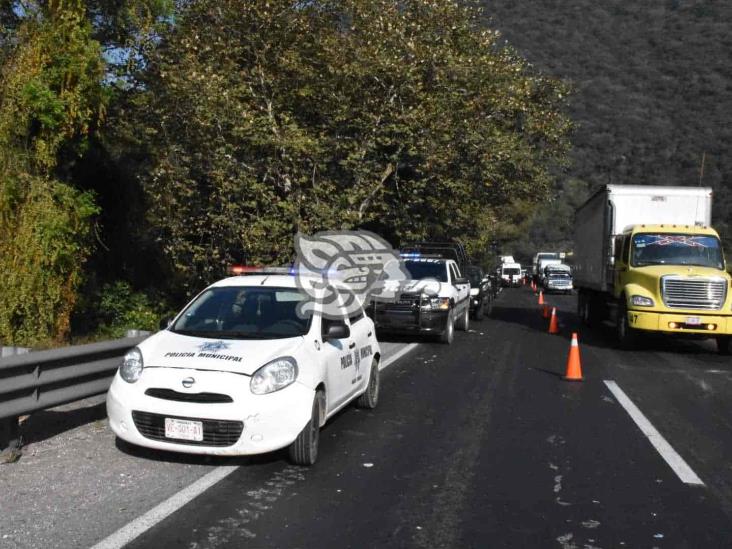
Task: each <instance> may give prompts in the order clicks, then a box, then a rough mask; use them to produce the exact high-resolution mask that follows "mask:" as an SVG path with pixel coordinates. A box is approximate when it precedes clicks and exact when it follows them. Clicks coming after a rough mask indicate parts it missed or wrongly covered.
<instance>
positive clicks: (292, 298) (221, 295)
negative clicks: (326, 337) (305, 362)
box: [170, 286, 312, 339]
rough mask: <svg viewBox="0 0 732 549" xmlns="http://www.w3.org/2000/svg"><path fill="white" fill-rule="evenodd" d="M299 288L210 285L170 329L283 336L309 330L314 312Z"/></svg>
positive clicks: (254, 336)
mask: <svg viewBox="0 0 732 549" xmlns="http://www.w3.org/2000/svg"><path fill="white" fill-rule="evenodd" d="M308 299H309V298H308V297H307V295H306V294H304V293H303V292H301V291H300V290H298V289H297V288H272V287H264V288H263V287H261V286H244V287H242V286H231V287H221V288H210V289H208V290H206V291H205V292H203V293H202V294H201V295H200V296H198V298H196V300H195V301H194V302H193V303H191V305H190V306H189V307H188V308H187V309H186V310H185V311H184V312H183V314H182V315H181V316H180V317H179V318H178V320H177V321H176V322H175V324H174V325H173V326H171V328H170V330H171V331H172V332H174V333H177V334H183V335H188V336H193V337H215V338H220V339H280V338H287V337H297V336H302V335H305V334H307V333H308V331H309V330H310V322H311V320H312V313H311V312H308V313H304V314H303V313H301V312H300V310H299V307H298V305H300V304H305V303H306V302H307V301H308Z"/></svg>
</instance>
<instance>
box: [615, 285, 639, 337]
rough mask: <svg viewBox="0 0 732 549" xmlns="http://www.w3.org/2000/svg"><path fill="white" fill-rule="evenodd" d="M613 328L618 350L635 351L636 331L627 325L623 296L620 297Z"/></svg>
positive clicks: (626, 308) (626, 307)
mask: <svg viewBox="0 0 732 549" xmlns="http://www.w3.org/2000/svg"><path fill="white" fill-rule="evenodd" d="M615 328H616V329H615V333H616V335H617V338H618V344H619V345H620V348H621V349H626V350H632V349H635V347H636V346H637V344H638V331H637V330H635V329H633V328H631V327H630V326H629V325H628V305H627V304H626V302H625V296H620V303H618V318H617V320H616V322H615Z"/></svg>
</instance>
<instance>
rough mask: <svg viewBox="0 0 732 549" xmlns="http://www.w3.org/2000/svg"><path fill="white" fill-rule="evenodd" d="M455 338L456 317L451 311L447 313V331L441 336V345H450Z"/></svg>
mask: <svg viewBox="0 0 732 549" xmlns="http://www.w3.org/2000/svg"><path fill="white" fill-rule="evenodd" d="M454 337H455V316H454V313H453V311H452V309H450V310H449V311H448V313H447V320H446V321H445V329H444V330H443V331H442V334H440V343H447V344H448V345H450V343H452V340H453V338H454Z"/></svg>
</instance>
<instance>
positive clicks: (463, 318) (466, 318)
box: [455, 304, 470, 332]
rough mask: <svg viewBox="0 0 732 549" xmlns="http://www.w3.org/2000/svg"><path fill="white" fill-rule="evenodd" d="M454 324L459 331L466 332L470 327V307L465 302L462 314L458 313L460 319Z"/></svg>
mask: <svg viewBox="0 0 732 549" xmlns="http://www.w3.org/2000/svg"><path fill="white" fill-rule="evenodd" d="M455 324H456V325H455V327H456V328H457V329H458V330H460V331H461V332H467V331H468V328H470V307H469V306H468V305H467V304H466V306H465V310H464V311H463V314H462V315H460V319H459V320H458V321H457V322H456V323H455Z"/></svg>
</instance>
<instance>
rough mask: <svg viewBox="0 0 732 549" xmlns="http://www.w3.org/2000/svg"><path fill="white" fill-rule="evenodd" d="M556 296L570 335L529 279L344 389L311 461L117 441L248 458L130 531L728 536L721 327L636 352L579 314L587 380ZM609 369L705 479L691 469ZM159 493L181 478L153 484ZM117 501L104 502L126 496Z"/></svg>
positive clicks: (342, 537)
mask: <svg viewBox="0 0 732 549" xmlns="http://www.w3.org/2000/svg"><path fill="white" fill-rule="evenodd" d="M548 299H549V302H550V303H551V304H553V305H556V306H557V307H558V310H559V318H560V326H561V329H562V333H561V334H560V335H549V334H547V333H546V322H547V321H545V320H543V319H542V318H540V316H539V314H538V309H537V306H536V298H535V297H534V296H533V295H532V294H531V292H530V291H529V290H528V289H526V288H520V289H516V290H506V291H504V292H503V293H502V294H501V296H500V297H499V300H498V301H497V303H496V305H495V307H494V312H493V315H492V317H491V318H487V319H485V320H483V321H482V322H473V323H471V329H470V332H468V333H462V332H457V334H456V338H455V342H454V343H453V345H451V346H445V345H440V344H438V343H432V342H427V341H425V342H420V345H419V346H418V347H417V348H416V349H414V350H413V351H412V352H411V353H410V354H408V355H406V356H405V357H404V358H402V359H401V360H399V361H397V362H395V363H394V364H392V365H391V366H389V368H387V369H386V370H384V371H383V372H382V376H383V377H382V382H383V385H382V396H381V402H380V405H379V407H378V408H377V409H376V410H374V411H361V410H356V409H354V408H352V407H349V408H348V409H347V410H345V411H344V412H342V413H341V414H339V415H338V416H337V417H336V418H334V419H333V420H331V422H330V423H329V424H328V425H327V426H326V427H325V428H324V430H323V437H322V445H321V453H320V457H319V462H318V463H317V464H316V465H315V466H314V467H312V468H302V467H294V466H291V465H289V464H288V463H287V461H286V459H285V458H284V456H283V455H282V454H280V453H278V454H272V455H267V456H262V457H258V458H253V459H239V460H227V461H226V462H225V463H224V462H223V461H222V462H221V463H218V462H217V463H213V464H211V463H210V462H205V461H204V460H203V459H201V460H200V464H199V462H198V461H197V459H196V460H193V461H191V460H189V459H180V458H176V457H175V456H173V455H162V456H159V455H151V454H150V453H148V452H145V451H140V452H137V451H135V450H134V449H130V448H122V449H115V451H117V452H119V453H121V454H122V455H124V457H125V460H126V461H125V463H129V464H130V466H131V467H140V468H145V467H148V465H149V464H150V463H155V464H160V463H163V464H167V465H170V467H171V468H172V469H173V470H176V471H177V470H178V469H175V467H181V466H183V465H186V466H189V467H190V466H198V465H200V466H203V465H206V466H207V467H208V468H209V469H207V470H210V468H211V467H216V466H218V465H230V464H232V463H235V464H236V465H238V468H236V469H235V470H233V472H231V473H230V474H228V475H227V476H225V478H223V479H222V480H220V481H219V482H217V483H215V484H213V485H212V486H211V487H209V488H208V489H207V490H205V491H203V492H202V493H201V494H200V495H198V496H197V497H195V498H194V499H192V500H191V501H190V502H189V503H187V504H185V505H183V506H182V507H181V508H180V509H178V510H176V511H175V512H173V513H172V514H170V515H169V516H167V518H164V519H163V520H161V521H159V522H155V521H152V522H150V523H149V524H147V525H146V528H147V529H146V530H145V531H144V532H143V533H142V534H141V535H139V537H137V538H136V539H134V540H133V541H132V542H131V543H130V544H129V547H136V548H147V547H155V548H158V547H189V548H191V549H198V548H219V547H237V548H239V547H278V548H280V547H288V548H289V547H304V548H309V547H318V548H320V547H326V548H327V547H334V548H335V547H338V548H341V547H354V548H362V547H418V548H419V547H430V548H432V547H446V548H451V547H461V548H462V547H561V548H572V547H578V548H579V547H582V548H599V547H602V548H607V547H674V548H676V547H727V546H730V545H732V542H730V534H732V460H730V459H729V458H728V456H729V455H730V451H732V424H731V423H730V422H731V421H732V398H731V397H732V368H730V366H731V362H730V359H729V358H724V357H720V356H718V355H716V354H715V353H714V346H713V345H711V344H710V343H708V342H700V341H686V342H678V341H670V340H668V339H664V338H658V339H653V340H651V341H649V342H648V343H647V344H646V345H644V346H643V348H642V349H640V350H638V351H634V352H624V351H619V350H617V349H616V348H615V347H614V343H613V338H612V331H611V330H610V329H609V328H608V329H604V328H600V329H595V330H592V331H586V330H583V331H580V346H581V354H582V366H583V373H584V376H585V381H584V382H581V383H571V382H566V381H563V380H562V379H561V374H563V373H564V367H565V363H566V358H567V353H568V350H569V336H570V332H571V331H572V330H573V329H576V328H577V326H576V318H575V315H574V308H575V305H576V299H575V298H574V297H572V296H551V297H549V298H548ZM404 342H405V340H399V341H396V342H394V343H395V344H394V346H393V348H394V349H398V348H400V345H401V344H402V343H404ZM609 380H612V381H614V382H615V383H616V384H617V386H618V387H619V388H621V389H622V391H623V392H624V393H625V394H626V395H627V396H628V397H629V399H630V400H632V402H633V403H634V404H635V405H636V406H637V408H638V409H639V410H640V411H641V412H642V413H643V414H644V415H645V417H646V418H647V420H648V421H649V422H650V423H651V424H652V425H653V427H655V428H656V429H657V430H658V432H659V433H660V435H662V436H663V437H664V438H665V440H666V441H667V442H668V445H669V447H671V448H672V450H675V452H677V453H678V456H680V458H681V459H683V460H684V461H685V463H686V464H687V465H688V467H689V468H690V469H691V470H693V472H694V473H695V474H696V475H698V477H699V479H701V481H702V482H703V485H693V484H687V483H685V482H683V481H682V480H681V479H680V478H679V476H678V475H677V473H676V472H675V470H674V469H673V468H672V467H671V466H670V465H669V463H667V461H665V460H664V457H662V455H661V454H660V453H659V451H657V450H656V448H655V447H654V446H653V445H652V443H651V440H649V438H648V437H647V436H645V435H644V433H643V432H642V431H641V429H640V428H639V427H638V426H637V425H636V423H634V421H633V419H632V418H631V416H630V414H629V413H628V411H627V410H626V408H625V407H624V406H622V405H621V403H620V402H619V400H618V399H617V398H616V396H615V395H614V394H613V393H611V391H610V390H609V388H608V386H607V384H606V383H605V381H609ZM651 438H654V437H653V436H651ZM106 440H107V441H108V439H106ZM193 462H195V463H193ZM8 467H12V466H5V467H4V468H3V469H0V475H2V474H5V472H6V471H7V468H8ZM196 471H198V469H196ZM164 472H165V471H164ZM90 474H92V473H90ZM201 474H202V473H198V472H196V475H197V476H196V478H199V477H200V476H201ZM175 479H176V482H178V483H179V484H181V481H180V478H179V477H175ZM176 486H178V485H176ZM140 489H142V488H140ZM178 489H179V488H177V487H176V490H178ZM174 491H175V490H173V492H174ZM141 493H142V492H141ZM163 493H164V495H165V497H168V496H169V495H170V493H172V492H171V490H168V491H166V490H161V496H160V497H158V498H157V501H162V500H163V499H164V497H163V496H162V494H163ZM4 497H7V496H4ZM148 497H149V494H148ZM152 499H153V500H155V498H152ZM108 505H109V507H108V508H106V509H105V508H104V507H102V508H101V512H106V513H114V512H115V509H113V508H112V505H113V504H108ZM151 506H152V501H148V499H146V500H145V501H144V503H142V504H140V506H139V507H138V508H136V509H133V510H132V512H129V511H128V512H127V515H126V516H128V517H133V518H134V517H135V516H138V515H141V514H143V513H145V512H147V511H148V510H149V508H150V507H151ZM5 520H7V518H6V517H4V516H0V531H2V526H3V522H4V521H5ZM126 520H128V519H126ZM129 520H131V519H129ZM122 522H124V521H122ZM119 523H120V521H117V522H116V523H114V525H115V527H114V528H112V523H109V524H108V525H107V527H106V531H105V530H104V528H102V529H98V530H97V531H96V537H89V536H87V537H85V538H84V541H86V542H88V543H87V544H86V545H83V544H82V543H79V546H82V545H83V546H88V545H91V544H93V543H95V542H97V541H99V540H101V539H103V538H105V537H106V536H108V535H110V534H112V532H113V531H114V530H115V529H116V528H118V527H119V526H120V524H119ZM50 545H54V544H53V543H51V544H50ZM58 546H63V545H58ZM66 546H68V544H67V545H66Z"/></svg>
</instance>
